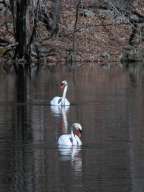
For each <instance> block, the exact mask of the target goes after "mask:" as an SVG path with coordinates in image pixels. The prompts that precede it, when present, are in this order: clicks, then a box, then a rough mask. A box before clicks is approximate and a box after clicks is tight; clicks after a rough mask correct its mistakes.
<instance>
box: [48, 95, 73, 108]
mask: <svg viewBox="0 0 144 192" xmlns="http://www.w3.org/2000/svg"><path fill="white" fill-rule="evenodd" d="M50 104H51V105H56V106H61V105H67V106H69V105H70V102H69V101H68V100H67V99H66V98H65V99H64V102H63V103H62V97H59V96H55V97H54V98H53V99H52V100H51V101H50Z"/></svg>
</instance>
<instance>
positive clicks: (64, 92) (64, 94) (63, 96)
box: [62, 85, 68, 103]
mask: <svg viewBox="0 0 144 192" xmlns="http://www.w3.org/2000/svg"><path fill="white" fill-rule="evenodd" d="M67 89H68V86H67V85H66V86H65V88H64V90H63V95H62V103H63V102H64V100H65V98H66V93H67Z"/></svg>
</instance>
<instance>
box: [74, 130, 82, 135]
mask: <svg viewBox="0 0 144 192" xmlns="http://www.w3.org/2000/svg"><path fill="white" fill-rule="evenodd" d="M75 134H76V135H77V136H78V137H81V135H82V131H81V130H80V129H79V130H76V131H75Z"/></svg>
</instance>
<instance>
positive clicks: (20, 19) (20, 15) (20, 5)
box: [15, 0, 27, 58]
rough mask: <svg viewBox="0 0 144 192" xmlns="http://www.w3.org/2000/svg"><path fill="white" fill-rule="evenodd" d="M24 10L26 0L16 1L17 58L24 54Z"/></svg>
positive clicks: (25, 30) (25, 9)
mask: <svg viewBox="0 0 144 192" xmlns="http://www.w3.org/2000/svg"><path fill="white" fill-rule="evenodd" d="M26 12H27V0H17V1H16V34H15V35H16V37H15V39H16V42H18V46H17V48H16V55H17V57H18V58H23V56H25V54H26V34H27V29H26Z"/></svg>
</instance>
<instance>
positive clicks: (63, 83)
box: [60, 80, 68, 89]
mask: <svg viewBox="0 0 144 192" xmlns="http://www.w3.org/2000/svg"><path fill="white" fill-rule="evenodd" d="M66 86H68V82H67V81H65V80H64V81H62V82H61V84H60V87H61V89H64V88H65V87H66Z"/></svg>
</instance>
